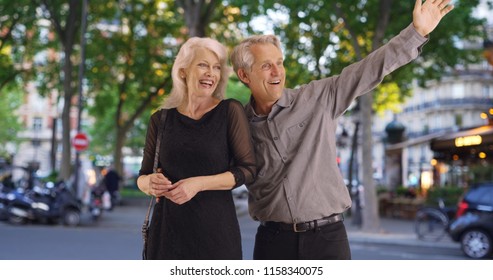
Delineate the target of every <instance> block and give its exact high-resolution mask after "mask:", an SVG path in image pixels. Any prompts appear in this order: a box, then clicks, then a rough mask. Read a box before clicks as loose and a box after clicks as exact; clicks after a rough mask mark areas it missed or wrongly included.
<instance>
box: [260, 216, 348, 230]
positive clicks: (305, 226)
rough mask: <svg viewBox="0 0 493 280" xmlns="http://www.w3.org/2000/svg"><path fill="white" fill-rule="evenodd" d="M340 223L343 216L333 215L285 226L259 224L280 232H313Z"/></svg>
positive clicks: (275, 223)
mask: <svg viewBox="0 0 493 280" xmlns="http://www.w3.org/2000/svg"><path fill="white" fill-rule="evenodd" d="M340 221H344V216H343V215H342V214H334V215H332V216H329V217H324V218H322V219H318V220H313V221H309V222H303V223H297V224H286V223H281V222H261V224H262V225H263V226H265V227H273V228H278V229H281V230H287V231H294V232H305V231H309V230H315V229H317V228H320V227H323V226H326V225H330V224H333V223H337V222H340Z"/></svg>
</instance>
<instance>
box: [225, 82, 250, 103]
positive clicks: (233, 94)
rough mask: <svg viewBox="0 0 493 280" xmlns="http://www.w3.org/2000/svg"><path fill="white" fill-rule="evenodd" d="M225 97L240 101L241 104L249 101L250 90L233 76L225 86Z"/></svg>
mask: <svg viewBox="0 0 493 280" xmlns="http://www.w3.org/2000/svg"><path fill="white" fill-rule="evenodd" d="M226 98H233V99H236V100H238V101H240V102H241V103H242V104H243V105H245V104H246V103H248V101H250V90H249V89H248V88H247V87H246V86H245V85H244V84H242V83H241V82H240V80H239V79H238V78H237V77H236V76H234V77H231V78H230V79H229V81H228V86H227V88H226Z"/></svg>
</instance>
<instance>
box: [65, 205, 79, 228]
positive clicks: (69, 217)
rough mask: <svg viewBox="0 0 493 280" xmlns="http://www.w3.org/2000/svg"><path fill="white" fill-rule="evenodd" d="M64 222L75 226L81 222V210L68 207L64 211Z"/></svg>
mask: <svg viewBox="0 0 493 280" xmlns="http://www.w3.org/2000/svg"><path fill="white" fill-rule="evenodd" d="M63 224H64V225H66V226H70V227H75V226H78V225H79V224H80V212H79V211H78V210H76V209H67V210H65V212H64V213H63Z"/></svg>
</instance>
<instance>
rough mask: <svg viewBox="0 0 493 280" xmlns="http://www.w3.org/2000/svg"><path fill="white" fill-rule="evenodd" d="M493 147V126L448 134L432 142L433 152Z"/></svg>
mask: <svg viewBox="0 0 493 280" xmlns="http://www.w3.org/2000/svg"><path fill="white" fill-rule="evenodd" d="M488 145H493V126H491V125H485V126H480V127H476V128H473V129H469V130H464V131H457V132H454V133H448V134H447V135H444V136H441V137H437V138H435V139H433V140H432V141H431V145H430V148H431V149H432V150H433V151H444V150H447V151H449V150H450V149H459V148H467V147H474V146H488Z"/></svg>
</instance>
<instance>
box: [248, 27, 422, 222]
mask: <svg viewBox="0 0 493 280" xmlns="http://www.w3.org/2000/svg"><path fill="white" fill-rule="evenodd" d="M426 41H427V38H424V37H422V36H421V35H420V34H418V33H417V32H416V30H415V29H414V27H413V26H412V24H411V25H409V26H408V27H407V28H406V29H404V30H403V31H401V33H400V34H399V35H397V36H396V37H394V38H393V39H391V40H390V41H389V42H388V43H387V44H386V45H384V46H382V47H381V48H379V49H378V50H376V51H374V52H373V53H371V54H370V55H368V56H367V57H366V58H365V59H363V60H361V61H359V62H357V63H354V64H352V65H350V66H348V67H346V68H344V70H343V71H342V72H341V74H340V75H338V76H332V77H329V78H325V79H321V80H316V81H312V82H310V83H309V84H307V85H303V86H301V87H299V88H297V89H285V90H284V91H283V94H282V96H281V98H280V99H279V100H278V101H277V103H276V104H275V105H274V106H273V108H272V111H271V112H270V113H269V115H268V116H266V117H259V116H257V115H256V114H255V112H254V110H253V107H252V104H251V103H249V104H247V105H246V113H247V117H248V119H249V120H250V125H251V126H250V127H251V129H252V136H253V140H254V146H255V152H256V155H257V170H258V175H257V179H256V181H255V182H254V183H252V184H249V185H248V189H249V191H250V193H251V195H250V198H249V211H250V215H251V216H252V218H253V219H255V220H260V221H276V222H285V223H299V222H305V221H310V220H315V219H320V218H322V217H326V216H330V215H332V214H335V213H342V212H344V211H345V210H347V209H348V208H349V207H350V206H351V198H350V196H349V192H348V189H347V187H346V185H345V183H344V181H343V178H342V175H341V172H340V170H339V167H338V166H337V162H336V143H335V130H336V127H337V118H338V117H339V116H341V115H342V114H343V113H344V111H345V110H346V109H347V108H348V107H349V106H350V104H351V102H352V101H353V100H354V99H355V98H356V97H358V96H360V95H362V94H364V93H367V92H369V91H370V90H372V89H373V88H375V87H376V86H377V85H378V84H379V83H380V82H381V81H382V79H383V78H384V76H385V75H387V74H389V73H390V72H392V71H394V70H395V69H397V68H398V67H400V66H402V65H405V64H407V63H409V62H410V61H412V60H413V59H415V58H416V57H417V56H418V55H419V53H420V52H421V46H423V44H424V43H425V42H426ZM253 102H254V101H253Z"/></svg>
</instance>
